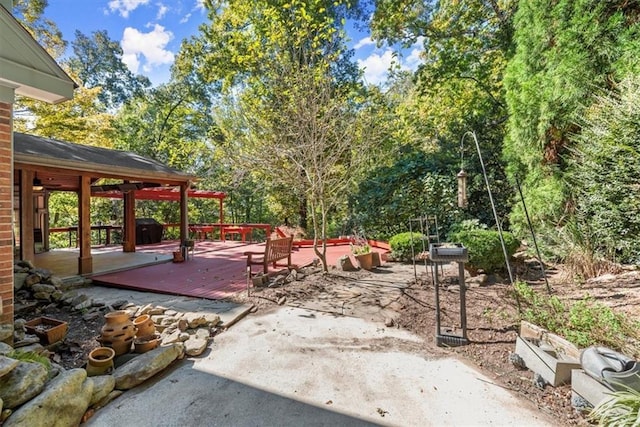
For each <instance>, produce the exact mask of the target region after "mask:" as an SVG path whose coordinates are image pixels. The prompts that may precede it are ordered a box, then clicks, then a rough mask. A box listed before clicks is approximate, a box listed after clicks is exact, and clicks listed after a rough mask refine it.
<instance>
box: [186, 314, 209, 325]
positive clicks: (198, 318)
mask: <svg viewBox="0 0 640 427" xmlns="http://www.w3.org/2000/svg"><path fill="white" fill-rule="evenodd" d="M182 318H183V319H185V320H186V321H187V322H188V324H189V327H190V328H191V329H195V328H197V327H198V326H202V325H204V324H205V323H207V319H206V318H205V317H204V314H202V313H192V312H189V313H184V315H183V316H182Z"/></svg>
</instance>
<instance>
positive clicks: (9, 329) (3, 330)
mask: <svg viewBox="0 0 640 427" xmlns="http://www.w3.org/2000/svg"><path fill="white" fill-rule="evenodd" d="M12 336H13V325H12V324H10V323H5V324H3V325H0V341H6V340H8V339H9V338H11V337H12Z"/></svg>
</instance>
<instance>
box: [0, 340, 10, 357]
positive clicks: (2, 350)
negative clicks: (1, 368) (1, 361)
mask: <svg viewBox="0 0 640 427" xmlns="http://www.w3.org/2000/svg"><path fill="white" fill-rule="evenodd" d="M12 351H13V347H11V346H10V345H9V344H7V343H4V342H0V354H1V355H3V356H4V355H7V354H9V353H11V352H12Z"/></svg>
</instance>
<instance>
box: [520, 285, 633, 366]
mask: <svg viewBox="0 0 640 427" xmlns="http://www.w3.org/2000/svg"><path fill="white" fill-rule="evenodd" d="M514 290H515V293H516V297H517V299H518V300H519V301H520V305H521V307H522V311H521V316H522V319H523V320H526V321H528V322H531V323H534V324H536V325H538V326H540V327H542V328H544V329H547V330H548V331H550V332H553V333H555V334H558V335H560V336H563V337H565V338H566V339H567V340H569V341H570V342H572V343H573V344H575V345H576V346H578V347H580V348H585V347H588V346H591V345H600V346H605V347H609V348H612V349H615V350H618V351H621V352H623V353H625V354H629V355H630V356H631V357H637V356H638V355H639V354H640V353H639V351H640V350H639V349H638V347H637V345H636V344H634V343H637V342H639V341H638V340H639V339H640V333H639V332H638V327H639V326H640V324H639V323H638V322H634V321H632V320H629V319H628V318H627V317H626V316H624V315H622V314H617V313H614V312H613V310H612V309H611V308H610V307H608V306H606V305H604V304H602V303H599V302H597V301H595V300H594V299H593V298H592V297H590V296H589V295H585V296H584V297H583V298H582V299H581V300H579V301H576V302H575V303H573V304H572V305H567V304H565V303H563V302H562V301H561V300H560V299H559V298H558V297H557V296H555V295H552V296H549V295H547V294H542V295H541V294H540V293H539V292H536V291H535V290H534V289H533V288H532V287H531V286H529V285H528V284H526V283H524V282H516V283H515V284H514Z"/></svg>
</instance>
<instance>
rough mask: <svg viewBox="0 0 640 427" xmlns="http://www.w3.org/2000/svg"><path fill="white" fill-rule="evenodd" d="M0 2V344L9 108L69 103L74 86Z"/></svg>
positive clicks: (8, 312)
mask: <svg viewBox="0 0 640 427" xmlns="http://www.w3.org/2000/svg"><path fill="white" fill-rule="evenodd" d="M12 6H13V5H12V1H11V0H0V341H7V340H11V339H12V337H13V313H14V311H13V297H14V296H13V226H12V215H13V165H12V164H13V122H12V113H13V104H14V102H15V96H16V95H21V96H25V97H29V98H33V99H37V100H40V101H45V102H49V103H52V104H56V103H60V102H63V101H66V100H69V99H71V98H72V97H73V90H74V88H75V87H76V84H75V83H74V81H73V80H72V79H71V78H70V77H69V76H68V75H67V74H66V73H65V72H64V70H63V69H62V68H60V66H59V65H58V64H57V63H56V62H55V60H54V59H53V58H52V57H51V56H50V55H49V54H48V53H47V52H46V51H45V50H44V49H43V48H42V46H40V45H39V44H38V43H37V42H36V41H35V40H34V39H33V37H32V36H31V35H30V34H29V32H28V31H27V30H26V29H25V28H24V27H23V26H22V25H21V24H20V23H19V22H18V21H16V19H15V18H14V17H13V15H12V14H11V9H12Z"/></svg>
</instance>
